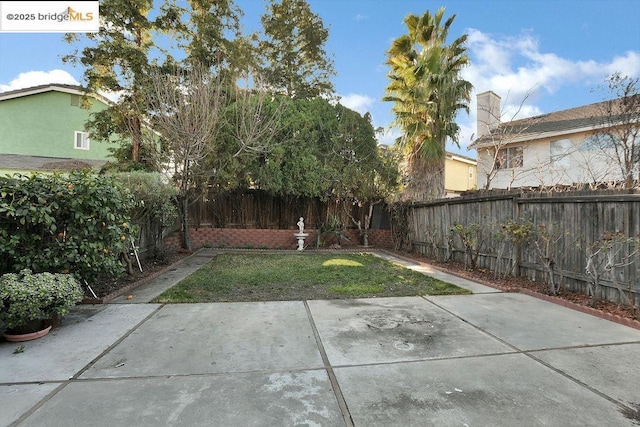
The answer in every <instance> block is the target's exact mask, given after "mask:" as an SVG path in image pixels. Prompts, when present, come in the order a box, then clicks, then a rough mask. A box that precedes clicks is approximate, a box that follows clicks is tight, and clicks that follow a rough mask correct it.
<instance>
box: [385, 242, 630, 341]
mask: <svg viewBox="0 0 640 427" xmlns="http://www.w3.org/2000/svg"><path fill="white" fill-rule="evenodd" d="M384 252H387V253H388V254H389V255H392V256H396V257H398V258H402V259H404V260H406V261H411V262H415V263H417V264H420V265H425V266H428V267H430V268H433V269H434V270H438V271H440V272H442V273H447V274H450V275H452V276H456V277H459V278H461V279H465V280H468V281H470V282H476V283H479V284H481V285H484V286H488V287H490V288H494V289H498V290H500V291H502V292H505V293H508V292H511V293H521V294H525V295H529V296H531V297H534V298H538V299H541V300H545V301H547V302H552V303H554V304H558V305H561V306H563V307H565V308H570V309H572V310H576V311H580V312H582V313H585V314H590V315H592V316H596V317H598V318H600V319H604V320H608V321H610V322H615V323H619V324H621V325H624V326H628V327H630V328H634V329H640V321H639V320H633V319H630V318H628V317H622V316H618V315H615V314H609V313H605V312H603V311H601V310H598V309H596V308H593V307H587V306H584V305H580V304H576V303H575V302H572V301H568V300H565V299H563V298H560V297H554V296H552V295H546V294H542V293H540V292H536V291H532V290H531V289H526V288H519V289H513V288H505V287H503V286H500V285H496V284H495V283H491V282H488V281H486V280H482V279H476V278H474V279H470V278H469V277H466V276H464V275H462V274H459V273H457V272H456V271H455V270H447V269H446V268H444V267H440V266H435V265H433V264H429V263H427V262H422V261H418V260H416V259H413V258H411V257H408V256H406V255H400V254H397V253H395V252H392V251H388V250H384Z"/></svg>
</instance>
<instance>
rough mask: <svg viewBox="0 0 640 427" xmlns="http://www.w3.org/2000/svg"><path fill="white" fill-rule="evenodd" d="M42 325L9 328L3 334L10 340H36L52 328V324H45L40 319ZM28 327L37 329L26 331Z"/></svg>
mask: <svg viewBox="0 0 640 427" xmlns="http://www.w3.org/2000/svg"><path fill="white" fill-rule="evenodd" d="M39 324H40V326H38V327H31V328H29V327H24V328H21V330H17V329H13V330H7V331H6V332H5V333H3V334H2V336H3V337H4V338H5V339H6V340H7V341H9V342H22V341H30V340H35V339H36V338H40V337H43V336H45V335H47V334H48V333H49V331H50V330H51V325H49V326H46V327H45V326H44V322H43V321H39ZM28 329H36V330H35V331H33V332H25V331H26V330H28Z"/></svg>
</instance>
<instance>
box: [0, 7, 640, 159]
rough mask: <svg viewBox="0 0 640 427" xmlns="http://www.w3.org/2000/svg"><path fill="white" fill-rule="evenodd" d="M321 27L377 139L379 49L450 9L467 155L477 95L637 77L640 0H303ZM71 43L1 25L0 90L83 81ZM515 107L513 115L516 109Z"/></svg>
mask: <svg viewBox="0 0 640 427" xmlns="http://www.w3.org/2000/svg"><path fill="white" fill-rule="evenodd" d="M235 3H236V4H237V5H238V6H239V7H240V8H241V9H242V10H243V12H244V17H243V19H242V25H243V28H244V30H245V31H246V32H251V31H255V30H258V29H260V27H261V24H260V16H261V15H262V14H263V13H264V12H265V10H266V9H265V2H264V0H235ZM308 3H309V5H310V7H311V10H312V12H314V13H316V14H318V15H319V16H320V18H321V19H322V21H323V23H324V26H325V27H326V28H328V29H329V40H328V42H327V45H326V46H325V49H326V51H327V53H328V54H329V56H330V57H331V58H332V60H333V62H334V68H335V71H336V74H337V75H336V76H335V77H334V78H333V80H332V81H333V84H334V86H335V88H336V92H337V95H338V96H339V97H340V102H341V103H342V104H343V105H345V106H347V107H349V108H351V109H354V110H356V111H358V112H360V113H361V114H364V113H366V112H369V113H370V114H371V116H372V119H373V125H374V126H375V127H376V128H378V127H382V128H384V129H385V131H386V132H385V134H384V135H383V136H381V137H379V140H380V142H381V143H385V144H391V143H393V141H394V139H395V138H397V137H398V136H399V135H400V132H399V130H398V129H397V128H392V127H390V125H391V123H392V121H393V118H394V116H393V114H392V112H391V107H392V104H391V103H389V102H383V101H382V97H383V96H384V92H385V88H386V87H387V85H388V83H389V78H388V77H387V73H388V72H389V67H388V66H387V65H385V60H386V51H387V50H388V49H389V47H390V46H391V43H392V41H393V40H394V39H396V38H398V37H400V36H402V35H403V34H406V33H407V32H408V31H407V28H406V25H405V23H404V19H405V17H406V16H407V15H409V14H414V15H422V14H423V13H425V12H427V11H430V12H431V13H432V14H433V13H435V12H436V11H437V10H438V9H439V8H441V7H444V8H445V16H446V17H449V16H451V15H456V17H455V20H454V22H453V24H452V26H451V29H450V32H449V39H448V42H449V43H450V42H451V41H453V40H454V39H455V38H457V37H459V36H461V35H463V34H466V35H467V37H468V39H467V44H466V47H467V53H468V55H469V58H470V65H469V66H468V67H467V68H465V69H464V71H463V78H464V79H466V80H468V81H469V82H471V84H472V85H473V92H472V94H471V102H470V104H469V110H470V111H469V113H468V114H467V113H466V112H460V113H459V114H458V117H457V123H458V125H459V126H460V128H461V132H460V135H459V146H456V145H455V144H453V143H450V144H448V146H447V150H449V151H451V152H454V153H458V154H462V155H465V156H468V157H471V158H475V157H476V153H475V151H474V150H468V149H467V146H468V145H469V144H470V143H471V142H472V140H473V137H474V135H475V133H476V105H475V104H476V95H477V94H479V93H482V92H485V91H488V90H491V91H493V92H495V93H497V94H498V95H500V96H501V98H502V106H501V111H502V120H503V121H509V120H513V119H519V118H526V117H530V116H535V115H539V114H544V113H550V112H554V111H559V110H564V109H567V108H573V107H578V106H582V105H587V104H591V103H595V102H599V101H602V100H603V99H606V98H611V96H610V94H609V93H608V92H606V91H605V90H603V87H605V86H606V78H607V77H608V76H610V75H611V74H612V73H614V72H620V73H621V74H622V75H626V76H629V77H632V78H638V77H640V1H637V0H528V1H526V0H440V1H431V0H308ZM71 50H72V46H71V45H69V44H67V43H65V42H64V41H63V40H62V34H60V33H38V34H36V33H0V92H4V91H9V90H15V89H20V88H25V87H29V86H35V85H39V84H47V83H66V84H83V80H82V75H83V72H84V69H83V68H82V67H73V66H71V65H65V64H63V63H62V60H61V59H60V58H61V56H62V55H65V54H68V53H70V52H71ZM516 112H517V115H516Z"/></svg>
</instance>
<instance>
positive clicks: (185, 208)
mask: <svg viewBox="0 0 640 427" xmlns="http://www.w3.org/2000/svg"><path fill="white" fill-rule="evenodd" d="M181 211H182V248H183V249H186V250H188V251H191V236H190V235H189V201H188V200H187V195H186V194H184V195H183V196H182V209H181Z"/></svg>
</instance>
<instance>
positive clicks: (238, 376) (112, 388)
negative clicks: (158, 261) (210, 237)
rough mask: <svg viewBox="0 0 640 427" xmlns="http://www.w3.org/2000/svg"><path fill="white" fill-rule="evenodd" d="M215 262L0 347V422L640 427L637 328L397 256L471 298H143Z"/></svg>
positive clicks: (202, 256) (191, 265) (201, 257)
mask: <svg viewBox="0 0 640 427" xmlns="http://www.w3.org/2000/svg"><path fill="white" fill-rule="evenodd" d="M211 256H212V252H200V253H198V254H196V255H195V256H193V257H191V258H190V259H189V260H187V262H185V263H184V264H183V265H181V266H180V267H179V268H176V269H174V270H173V271H170V272H168V273H167V274H165V275H163V276H161V277H159V278H158V279H156V280H154V281H153V282H151V283H150V284H148V285H146V286H145V287H144V288H142V289H137V290H135V291H134V292H133V294H134V298H132V299H131V300H127V299H126V298H124V297H123V298H117V299H116V300H114V301H113V302H112V303H110V304H105V305H84V306H78V307H77V308H76V309H75V310H74V311H73V313H71V315H70V316H68V317H67V318H66V319H65V323H64V324H63V326H62V327H59V328H57V329H54V330H53V331H52V332H51V333H49V335H47V336H45V337H44V338H41V339H39V340H35V341H29V342H26V343H24V352H22V353H17V354H14V350H15V349H16V347H18V345H17V344H16V343H8V342H0V425H3V426H4V425H19V426H43V425H47V426H62V425H64V426H87V425H91V426H124V425H127V426H129V425H136V426H157V425H182V426H198V425H202V426H212V425H215V426H293V425H309V426H311V425H313V426H317V425H320V426H345V425H346V426H351V425H355V426H514V425H518V426H537V425H546V426H604V425H606V426H633V425H638V424H639V423H640V412H638V411H639V410H640V363H639V362H638V361H640V330H637V329H633V328H630V327H626V326H622V325H620V324H617V323H613V322H609V321H606V320H602V319H600V318H597V317H594V316H591V315H588V314H584V313H581V312H578V311H574V310H571V309H568V308H565V307H561V306H558V305H555V304H553V303H550V302H546V301H542V300H539V299H536V298H533V297H530V296H526V295H522V294H514V293H501V292H499V291H497V290H496V289H493V288H490V287H486V286H482V285H480V284H477V283H473V282H470V281H468V280H464V279H459V278H457V277H455V276H449V275H446V274H445V273H441V272H438V271H436V270H433V269H431V268H429V266H425V265H419V264H416V263H412V262H410V261H406V260H400V259H397V260H396V261H397V262H400V263H402V264H404V265H405V266H407V267H409V268H414V269H417V270H419V271H422V272H424V273H426V274H430V275H434V276H436V275H437V276H438V278H440V279H442V280H447V281H450V282H452V283H456V284H458V285H460V286H464V287H467V288H469V289H471V290H473V292H474V294H473V295H461V296H426V297H402V298H371V299H357V300H314V301H283V302H255V303H253V302H252V303H210V304H175V305H160V304H152V303H149V302H148V301H150V300H151V299H152V298H153V297H155V296H156V295H157V294H159V293H160V292H162V290H164V289H166V288H167V287H170V286H172V285H173V284H174V283H176V282H177V281H179V280H180V279H181V278H182V277H185V276H186V275H188V274H189V272H191V271H194V269H197V268H198V267H199V266H201V265H203V264H204V263H206V262H208V260H209V259H210V257H211ZM385 256H386V257H388V258H389V257H390V255H385Z"/></svg>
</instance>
